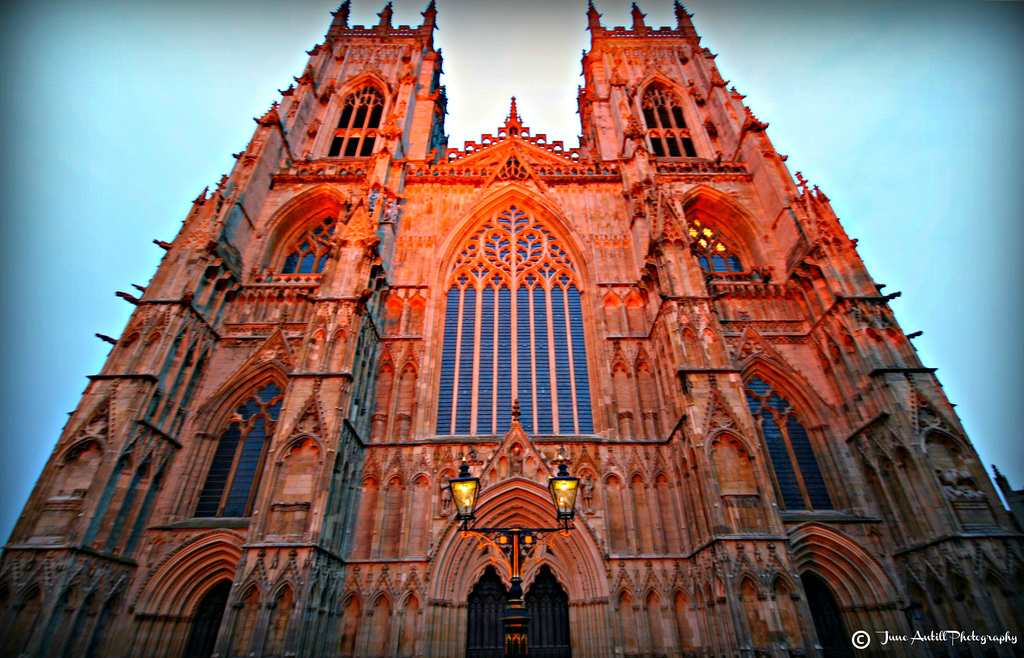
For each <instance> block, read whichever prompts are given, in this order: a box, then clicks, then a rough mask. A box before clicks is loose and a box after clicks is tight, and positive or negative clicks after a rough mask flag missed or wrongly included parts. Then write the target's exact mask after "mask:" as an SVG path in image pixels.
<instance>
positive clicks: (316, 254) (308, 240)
mask: <svg viewBox="0 0 1024 658" xmlns="http://www.w3.org/2000/svg"><path fill="white" fill-rule="evenodd" d="M335 228H336V226H335V220H334V217H325V218H324V220H323V221H322V222H320V223H319V224H317V225H316V226H314V227H313V228H312V229H310V230H308V231H306V232H305V233H303V234H302V236H301V237H299V239H298V240H296V241H295V246H294V247H293V248H292V250H291V251H290V252H289V253H288V255H287V256H286V257H285V259H284V265H283V266H281V274H320V273H322V272H323V271H324V265H326V264H327V257H328V255H329V254H330V252H331V237H332V236H333V235H334V229H335Z"/></svg>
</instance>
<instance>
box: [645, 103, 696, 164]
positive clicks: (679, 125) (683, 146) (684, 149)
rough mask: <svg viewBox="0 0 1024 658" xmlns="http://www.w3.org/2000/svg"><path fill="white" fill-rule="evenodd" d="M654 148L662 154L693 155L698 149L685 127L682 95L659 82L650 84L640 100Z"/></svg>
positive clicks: (667, 155)
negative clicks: (695, 147)
mask: <svg viewBox="0 0 1024 658" xmlns="http://www.w3.org/2000/svg"><path fill="white" fill-rule="evenodd" d="M641 107H642V108H643V111H644V121H645V122H646V123H647V135H648V136H649V137H650V138H651V148H652V149H654V155H656V156H657V157H659V158H663V157H670V158H682V157H686V158H694V157H697V152H696V151H695V150H694V148H693V140H692V139H690V131H689V130H688V129H687V128H686V120H685V119H684V118H683V108H682V106H681V105H680V104H679V98H678V97H677V96H676V95H675V94H673V93H672V92H671V91H669V90H668V89H665V88H663V87H660V86H658V85H652V86H651V87H648V89H647V91H645V92H644V98H643V101H642V103H641Z"/></svg>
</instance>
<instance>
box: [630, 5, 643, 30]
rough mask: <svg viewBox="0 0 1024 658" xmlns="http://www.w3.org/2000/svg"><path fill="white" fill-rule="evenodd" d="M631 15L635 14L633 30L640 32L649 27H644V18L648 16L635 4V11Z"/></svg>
mask: <svg viewBox="0 0 1024 658" xmlns="http://www.w3.org/2000/svg"><path fill="white" fill-rule="evenodd" d="M631 13H632V14H633V28H632V29H634V30H640V29H643V28H645V27H647V26H646V25H644V17H645V16H646V15H647V14H645V13H643V12H642V11H640V7H637V6H636V3H635V2H634V3H633V9H632V12H631Z"/></svg>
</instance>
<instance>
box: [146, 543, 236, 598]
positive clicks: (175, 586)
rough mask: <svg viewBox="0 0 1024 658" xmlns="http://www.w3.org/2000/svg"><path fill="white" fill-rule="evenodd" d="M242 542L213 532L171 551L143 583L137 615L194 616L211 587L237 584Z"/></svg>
mask: <svg viewBox="0 0 1024 658" xmlns="http://www.w3.org/2000/svg"><path fill="white" fill-rule="evenodd" d="M243 542H244V537H242V535H240V534H238V533H235V532H231V531H229V530H223V529H220V530H212V531H210V532H207V533H203V534H201V535H199V536H198V537H195V538H194V539H192V540H190V541H188V542H186V543H184V544H183V545H181V546H180V547H178V548H177V549H175V550H174V551H172V552H171V553H170V554H169V555H168V556H167V557H165V558H164V560H163V562H161V563H160V564H159V565H158V566H157V567H156V568H155V569H154V571H153V572H152V575H151V576H149V577H148V578H147V580H146V581H145V582H144V583H143V586H142V591H141V593H140V594H139V598H138V600H137V602H136V603H135V611H136V614H137V615H141V616H152V617H157V616H188V615H189V614H191V613H192V611H193V610H195V608H196V606H197V605H198V604H199V600H200V599H201V598H202V597H203V596H205V595H206V593H207V592H208V591H209V589H210V588H211V587H213V586H214V585H216V584H217V583H219V582H221V581H223V580H228V581H233V580H234V578H235V569H236V567H237V566H238V561H239V560H240V559H241V557H242V543H243Z"/></svg>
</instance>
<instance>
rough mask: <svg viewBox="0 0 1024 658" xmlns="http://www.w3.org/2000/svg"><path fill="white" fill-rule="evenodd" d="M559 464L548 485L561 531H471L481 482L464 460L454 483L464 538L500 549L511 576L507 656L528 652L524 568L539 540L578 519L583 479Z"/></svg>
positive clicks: (564, 529)
mask: <svg viewBox="0 0 1024 658" xmlns="http://www.w3.org/2000/svg"><path fill="white" fill-rule="evenodd" d="M558 459H559V461H560V464H559V466H558V473H557V474H556V475H555V477H553V478H551V479H550V480H549V481H548V491H550V492H551V501H552V502H553V503H554V504H555V510H556V512H557V517H558V520H559V521H561V524H562V525H561V527H558V528H520V527H510V528H472V527H470V525H469V524H470V521H473V520H474V515H475V513H476V504H477V500H478V499H479V495H478V494H479V493H480V478H477V477H473V476H472V475H470V473H469V464H468V463H466V459H465V458H463V459H462V467H461V469H460V470H459V477H457V478H453V479H452V480H451V491H452V499H453V500H454V501H455V510H456V514H455V518H456V519H458V520H459V521H462V532H463V534H464V535H473V536H475V537H477V538H478V539H481V540H482V541H483V542H484V543H485V544H489V545H491V546H494V547H496V548H498V549H500V554H501V555H502V556H503V558H504V559H505V563H506V564H507V565H508V567H509V573H510V574H511V578H510V580H511V584H512V586H511V587H510V588H509V591H508V602H507V604H506V607H505V615H504V616H503V617H502V618H501V621H502V623H504V625H505V655H506V656H526V655H527V652H528V642H527V629H528V626H529V623H530V613H529V611H527V609H526V603H525V601H524V600H523V577H522V564H523V562H525V561H526V560H528V559H529V558H530V556H531V555H532V554H533V551H534V550H535V549H536V548H537V547H538V546H540V545H541V543H543V542H541V541H540V539H541V537H543V536H544V535H547V534H549V533H568V532H569V530H571V529H572V526H571V525H569V522H570V521H572V519H573V517H574V516H575V515H576V508H575V505H576V492H577V490H578V488H579V484H580V479H579V478H577V477H573V476H571V475H569V469H568V464H566V462H565V457H563V456H562V455H558Z"/></svg>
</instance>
